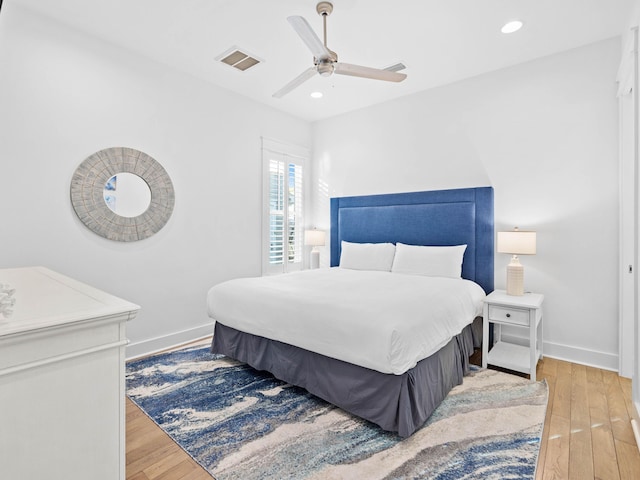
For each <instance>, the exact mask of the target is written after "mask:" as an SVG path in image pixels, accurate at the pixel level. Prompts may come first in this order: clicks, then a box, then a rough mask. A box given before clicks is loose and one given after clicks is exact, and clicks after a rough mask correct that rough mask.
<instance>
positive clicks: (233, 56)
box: [216, 47, 263, 72]
mask: <svg viewBox="0 0 640 480" xmlns="http://www.w3.org/2000/svg"><path fill="white" fill-rule="evenodd" d="M216 61H218V62H222V63H224V64H226V65H229V66H230V67H233V68H235V69H236V70H241V71H243V72H244V71H245V70H247V69H249V68H251V67H253V66H255V65H258V64H259V63H262V62H263V60H260V59H259V58H258V57H256V56H255V55H252V54H250V53H247V52H246V51H245V50H241V49H240V48H238V47H231V48H230V49H228V50H227V51H226V52H224V53H222V54H220V55H218V56H217V57H216Z"/></svg>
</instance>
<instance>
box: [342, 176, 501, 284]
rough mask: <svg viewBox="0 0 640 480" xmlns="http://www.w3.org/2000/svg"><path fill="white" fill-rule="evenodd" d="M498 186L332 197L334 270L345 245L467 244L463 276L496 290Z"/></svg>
mask: <svg viewBox="0 0 640 480" xmlns="http://www.w3.org/2000/svg"><path fill="white" fill-rule="evenodd" d="M493 235H494V234H493V188H491V187H480V188H462V189H455V190H435V191H430V192H412V193H393V194H387V195H367V196H361V197H338V198H332V199H331V266H332V267H333V266H337V265H338V264H339V263H340V250H341V249H340V242H341V241H342V240H345V241H347V242H355V243H379V242H392V243H396V242H401V243H406V244H409V245H439V246H441V245H462V244H466V245H467V250H466V252H465V254H464V260H463V264H462V277H463V278H466V279H469V280H473V281H475V282H476V283H478V284H479V285H480V286H481V287H482V288H483V289H484V291H485V292H486V293H490V292H492V291H493V245H494V243H493V238H494V237H493Z"/></svg>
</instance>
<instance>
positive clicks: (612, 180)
mask: <svg viewBox="0 0 640 480" xmlns="http://www.w3.org/2000/svg"><path fill="white" fill-rule="evenodd" d="M620 48H621V47H620V39H619V38H616V39H611V40H608V41H604V42H600V43H597V44H594V45H590V46H586V47H583V48H579V49H576V50H572V51H568V52H565V53H561V54H558V55H554V56H550V57H546V58H542V59H539V60H536V61H532V62H529V63H526V64H521V65H518V66H515V67H512V68H508V69H504V70H500V71H496V72H493V73H489V74H486V75H482V76H479V77H475V78H471V79H468V80H465V81H462V82H459V83H455V84H452V85H449V86H445V87H442V88H437V89H433V90H429V91H425V92H421V93H418V94H415V95H411V96H408V97H405V98H402V99H399V100H395V101H392V102H388V103H385V104H382V105H378V106H374V107H371V108H367V109H363V110H360V111H357V112H353V113H349V114H345V115H342V116H339V117H336V118H332V119H329V120H326V121H320V122H317V123H315V124H314V125H313V138H314V145H313V151H314V180H313V181H314V185H315V187H314V189H315V192H314V194H315V206H316V208H315V211H314V222H315V223H316V224H317V225H318V227H322V228H328V226H329V208H328V199H327V198H328V197H330V196H331V197H333V196H343V195H360V194H377V193H391V192H405V191H417V190H431V189H441V188H459V187H471V186H485V185H491V186H493V187H494V190H495V221H496V231H498V230H503V229H510V228H512V227H513V226H516V225H517V226H519V227H521V228H523V229H534V230H537V232H538V254H537V255H536V256H531V257H524V258H522V263H523V264H524V265H525V288H527V289H530V290H532V291H536V292H541V293H544V294H545V304H544V312H545V320H544V322H545V323H544V329H545V331H544V341H545V346H544V348H545V353H546V354H548V355H550V356H555V357H558V358H565V359H568V360H572V361H576V362H582V363H587V364H593V365H597V366H601V367H604V368H610V369H617V366H618V360H617V355H618V334H617V332H618V325H617V321H618V320H617V319H618V275H617V267H618V125H617V118H618V116H617V101H616V84H615V78H616V70H617V67H618V62H619V59H620ZM407 74H409V75H410V74H411V72H410V71H407ZM508 260H509V257H508V255H504V254H496V262H495V263H496V264H495V268H496V270H495V271H496V288H504V286H505V266H506V264H507V263H508ZM321 262H322V263H323V264H325V265H326V264H327V263H328V247H325V251H324V252H323V255H322V260H321Z"/></svg>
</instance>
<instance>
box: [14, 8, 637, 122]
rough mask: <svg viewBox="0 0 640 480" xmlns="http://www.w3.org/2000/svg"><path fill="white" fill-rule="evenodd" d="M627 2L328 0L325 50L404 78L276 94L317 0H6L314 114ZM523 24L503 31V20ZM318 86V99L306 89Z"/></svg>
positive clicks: (307, 58) (581, 29) (592, 26)
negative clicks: (227, 59)
mask: <svg viewBox="0 0 640 480" xmlns="http://www.w3.org/2000/svg"><path fill="white" fill-rule="evenodd" d="M634 1H635V0H395V1H383V0H334V1H333V4H334V11H333V14H332V15H331V16H330V17H329V18H328V19H327V22H328V42H327V43H328V46H329V48H330V49H332V50H334V51H335V52H337V53H338V55H339V58H340V60H341V61H344V62H347V63H355V64H358V65H365V66H370V67H376V68H384V67H386V66H389V65H392V64H395V63H397V62H403V63H404V64H405V65H406V66H407V69H406V70H404V73H406V74H407V75H408V77H407V79H406V80H405V81H404V82H402V83H387V82H381V81H377V80H368V79H362V78H354V77H345V76H338V75H333V76H331V77H328V78H322V77H319V76H315V77H314V78H312V79H311V80H309V81H308V82H306V83H305V84H304V85H302V86H301V87H299V88H298V89H296V90H295V91H294V92H292V93H290V94H288V95H287V96H285V97H283V98H281V99H275V98H272V94H273V93H274V92H275V91H277V90H278V89H280V88H281V87H282V86H284V85H285V84H286V83H287V82H289V81H290V80H292V79H293V78H294V77H296V76H297V75H298V74H300V73H301V72H302V71H303V70H305V69H306V68H308V67H310V66H311V65H312V55H311V54H310V53H309V51H308V49H307V47H306V46H305V45H304V43H303V42H302V40H301V39H300V38H299V37H298V36H297V34H296V33H295V32H294V30H293V29H292V28H291V26H290V25H289V23H288V22H287V21H286V18H287V17H288V16H290V15H301V16H303V17H305V18H306V19H307V21H308V22H309V23H310V24H311V26H312V27H313V28H314V30H315V31H316V32H317V34H318V36H319V37H320V38H322V19H321V17H320V16H318V14H317V13H316V11H315V5H316V3H317V1H316V0H271V1H267V0H108V1H105V0H55V1H52V0H6V1H5V2H4V3H5V5H4V7H5V8H3V14H5V10H6V7H7V6H8V4H9V3H12V4H15V5H21V6H24V7H26V8H28V9H30V10H33V11H36V12H39V13H41V14H44V15H47V16H50V17H53V18H55V19H57V20H59V21H61V22H64V23H66V24H68V25H71V26H72V27H75V28H77V29H81V30H83V31H86V32H89V33H91V34H93V35H95V36H97V37H99V38H101V39H103V40H106V41H108V42H111V43H113V44H116V45H119V46H122V47H125V48H127V49H130V50H133V51H135V52H138V53H140V54H142V55H144V56H147V57H150V58H152V59H154V60H156V61H158V62H161V63H163V64H166V65H170V66H172V67H175V68H177V69H179V70H182V71H185V72H188V73H190V74H192V75H194V76H196V77H199V78H201V79H204V80H206V81H209V82H211V83H214V84H216V85H219V86H221V87H224V88H226V89H229V90H232V91H234V92H237V93H239V94H242V95H244V96H246V97H249V98H252V99H254V100H256V101H258V102H262V103H265V104H267V105H270V106H272V107H275V108H278V109H281V110H283V111H285V112H289V113H291V114H293V115H295V116H298V117H300V118H303V119H306V120H309V121H314V120H319V119H323V118H327V117H331V116H334V115H337V114H340V113H344V112H347V111H351V110H355V109H358V108H362V107H365V106H368V105H372V104H376V103H380V102H384V101H387V100H391V99H394V98H397V97H400V96H404V95H409V94H411V93H414V92H418V91H421V90H425V89H428V88H433V87H436V86H439V85H444V84H447V83H451V82H455V81H457V80H461V79H463V78H468V77H472V76H475V75H479V74H482V73H485V72H488V71H492V70H497V69H500V68H504V67H507V66H510V65H514V64H517V63H521V62H525V61H528V60H531V59H534V58H538V57H542V56H546V55H550V54H553V53H556V52H560V51H563V50H568V49H571V48H575V47H579V46H582V45H586V44H589V43H593V42H596V41H599V40H603V39H607V38H611V37H614V36H617V35H620V34H621V33H622V32H623V30H624V29H625V28H627V24H628V18H629V15H630V13H631V9H632V6H633V3H634ZM515 18H517V19H521V20H523V21H524V22H525V26H524V28H523V29H522V30H520V31H519V32H517V33H514V34H511V35H504V34H502V33H500V27H501V26H502V24H503V23H505V22H506V21H508V20H511V19H515ZM232 46H237V47H240V48H241V49H244V50H246V51H248V52H249V53H252V54H254V55H256V56H257V57H259V58H261V59H263V60H264V63H262V64H260V65H258V66H256V67H253V68H251V69H249V70H247V71H246V72H239V71H237V70H235V69H233V68H231V67H229V66H227V65H224V64H221V63H219V62H216V61H215V60H214V59H215V57H216V56H218V55H219V54H221V53H222V52H224V51H225V50H227V49H228V48H230V47H232ZM316 90H317V91H322V92H323V93H324V98H322V99H321V100H314V99H312V98H310V96H309V94H310V92H312V91H316Z"/></svg>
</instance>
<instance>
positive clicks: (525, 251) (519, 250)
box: [497, 227, 536, 295]
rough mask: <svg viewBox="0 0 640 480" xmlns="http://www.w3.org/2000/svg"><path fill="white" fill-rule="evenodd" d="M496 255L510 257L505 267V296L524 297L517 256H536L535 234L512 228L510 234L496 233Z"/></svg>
mask: <svg viewBox="0 0 640 480" xmlns="http://www.w3.org/2000/svg"><path fill="white" fill-rule="evenodd" d="M497 243H498V245H497V251H498V253H509V254H511V255H512V257H511V263H509V265H507V295H524V267H523V266H522V264H521V263H520V259H519V258H518V255H535V254H536V232H526V231H522V230H518V227H516V228H514V229H513V230H512V231H510V232H498V242H497Z"/></svg>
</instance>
